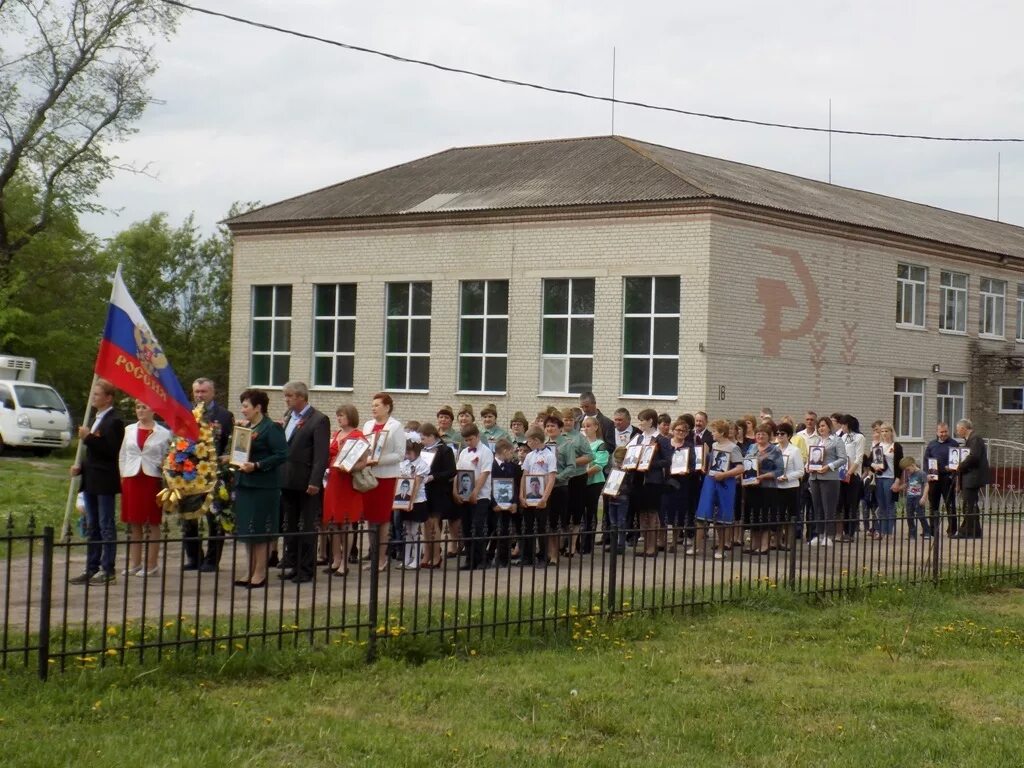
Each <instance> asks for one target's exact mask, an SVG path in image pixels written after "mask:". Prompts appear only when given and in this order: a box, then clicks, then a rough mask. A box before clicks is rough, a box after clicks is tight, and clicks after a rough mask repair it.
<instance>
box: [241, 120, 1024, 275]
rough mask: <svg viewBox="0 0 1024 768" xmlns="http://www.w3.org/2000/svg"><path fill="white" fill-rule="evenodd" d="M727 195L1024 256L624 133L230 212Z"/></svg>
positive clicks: (927, 219)
mask: <svg viewBox="0 0 1024 768" xmlns="http://www.w3.org/2000/svg"><path fill="white" fill-rule="evenodd" d="M701 198H704V199H722V200H730V201H736V202H740V203H746V204H750V205H755V206H759V207H763V208H768V209H775V210H779V211H787V212H791V213H797V214H803V215H807V216H812V217H815V218H818V219H824V220H828V221H834V222H841V223H844V224H852V225H858V226H864V227H869V228H872V229H877V230H883V231H887V232H895V233H899V234H904V235H910V236H912V237H918V238H923V239H926V240H932V241H937V242H942V243H949V244H953V245H959V246H964V247H967V248H972V249H976V250H981V251H987V252H990V253H996V254H1005V255H1008V256H1016V257H1019V258H1024V228H1021V227H1017V226H1013V225H1011V224H1004V223H1001V222H996V221H992V220H989V219H982V218H978V217H976V216H968V215H966V214H962V213H955V212H953V211H947V210H944V209H942V208H934V207H932V206H928V205H921V204H919V203H912V202H909V201H906V200H899V199H896V198H892V197H885V196H884V195H877V194H873V193H871V192H863V191H860V190H856V189H849V188H847V187H840V186H836V185H832V184H826V183H825V182H821V181H814V180H812V179H804V178H801V177H799V176H792V175H790V174H787V173H780V172H779V171H770V170H767V169H765V168H758V167H756V166H752V165H744V164H743V163H735V162H732V161H729V160H720V159H718V158H714V157H707V156H706V155H697V154H694V153H692V152H684V151H682V150H678V149H672V148H670V147H663V146H659V145H657V144H648V143H646V142H642V141H636V140H634V139H629V138H625V137H621V136H597V137H592V138H579V139H555V140H550V141H538V142H526V143H518V144H497V145H488V146H479V147H460V148H456V149H449V150H446V151H444V152H439V153H437V154H435V155H429V156H427V157H424V158H420V159H418V160H413V161H412V162H408V163H403V164H402V165H397V166H394V167H393V168H387V169H385V170H382V171H378V172H376V173H371V174H368V175H366V176H360V177H358V178H355V179H351V180H349V181H344V182H342V183H340V184H335V185H333V186H330V187H325V188H324V189H319V190H316V191H314V192H309V193H307V194H304V195H299V196H298V197H293V198H291V199H289V200H283V201H281V202H279V203H274V204H272V205H268V206H265V207H263V208H259V209H257V210H255V211H252V212H250V213H246V214H243V215H241V216H237V217H235V218H233V219H231V220H230V221H229V222H228V223H229V224H230V225H232V226H235V225H238V226H242V227H244V226H245V225H260V224H292V225H301V224H302V223H308V224H313V223H325V222H328V221H339V220H346V219H358V218H362V217H379V216H400V215H407V214H445V215H451V214H453V213H458V212H460V211H487V210H503V209H517V208H520V209H522V208H541V207H543V208H548V207H562V206H574V205H600V204H614V203H638V202H656V201H660V202H664V201H671V200H694V199H701Z"/></svg>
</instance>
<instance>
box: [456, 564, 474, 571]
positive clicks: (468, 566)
mask: <svg viewBox="0 0 1024 768" xmlns="http://www.w3.org/2000/svg"><path fill="white" fill-rule="evenodd" d="M476 567H477V566H475V565H472V564H471V563H466V564H464V565H460V566H459V570H460V571H472V570H473V569H474V568H476Z"/></svg>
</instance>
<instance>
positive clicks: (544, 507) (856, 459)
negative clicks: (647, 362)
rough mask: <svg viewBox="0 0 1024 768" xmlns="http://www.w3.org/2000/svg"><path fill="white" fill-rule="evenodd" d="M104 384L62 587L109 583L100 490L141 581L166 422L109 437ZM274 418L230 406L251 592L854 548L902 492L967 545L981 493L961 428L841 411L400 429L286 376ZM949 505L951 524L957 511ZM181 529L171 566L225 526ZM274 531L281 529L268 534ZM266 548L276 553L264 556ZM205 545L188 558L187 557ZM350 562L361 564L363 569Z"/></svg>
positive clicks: (207, 550)
mask: <svg viewBox="0 0 1024 768" xmlns="http://www.w3.org/2000/svg"><path fill="white" fill-rule="evenodd" d="M192 392H193V397H194V399H195V401H196V403H197V405H198V406H199V408H198V410H197V413H199V414H200V415H199V418H201V419H205V420H207V421H208V422H210V423H212V424H215V425H216V429H215V431H214V434H215V435H216V452H217V455H218V459H219V460H220V461H222V462H227V461H228V446H229V441H230V438H231V434H232V430H233V429H234V426H235V423H236V422H235V418H234V415H233V414H232V413H231V412H230V411H229V410H228V409H227V408H225V407H224V406H223V405H221V404H219V403H217V401H216V398H215V390H214V385H213V382H212V381H211V380H209V379H205V378H201V379H197V380H196V381H195V382H194V383H193V386H192ZM114 396H115V390H114V388H113V387H112V386H111V385H110V384H109V382H106V381H103V380H100V381H98V382H97V383H96V385H95V386H94V387H93V390H92V395H91V405H92V407H93V408H94V409H95V416H94V419H93V421H92V423H91V425H88V426H83V427H82V428H81V429H80V438H81V440H82V443H83V445H84V460H83V461H82V462H81V464H80V465H76V466H74V467H72V473H73V474H81V476H82V490H83V499H84V507H85V518H86V522H87V534H88V539H89V547H88V556H87V563H86V569H85V571H83V573H82V574H80V575H78V576H76V577H74V578H73V579H72V580H71V581H72V582H74V583H80V584H95V583H110V582H112V581H114V580H115V579H116V572H115V549H116V527H115V518H114V515H115V498H116V495H117V494H119V493H120V494H121V495H122V500H121V520H122V522H123V523H125V524H126V525H127V526H129V538H130V547H129V553H128V558H127V565H126V567H125V568H124V569H123V571H122V575H125V576H128V575H138V576H143V577H145V576H152V575H155V574H156V573H158V571H159V563H158V560H157V557H158V547H156V546H154V545H153V543H154V541H155V539H156V536H157V532H158V527H159V525H160V523H161V506H160V503H159V501H158V499H157V495H158V493H159V491H160V487H161V466H162V463H163V459H164V456H165V455H166V453H167V450H168V446H169V444H170V440H171V435H170V433H169V432H168V430H167V429H166V428H165V427H163V426H161V425H160V424H158V423H157V422H156V421H155V418H154V413H153V411H152V410H151V409H149V408H148V407H147V406H145V405H143V404H141V403H138V404H136V405H135V413H136V417H137V421H136V422H135V423H134V424H131V425H129V426H128V427H126V426H125V425H124V422H123V421H122V419H121V418H120V416H118V414H117V412H116V410H115V408H114ZM283 396H284V400H285V403H286V406H287V411H286V413H285V414H284V416H283V417H282V418H281V419H279V420H276V419H273V418H271V417H270V416H269V415H268V413H267V409H268V407H269V397H268V395H267V393H266V392H264V391H261V390H256V389H247V390H245V391H244V392H242V393H241V395H240V396H239V414H240V416H241V419H240V420H239V422H238V423H239V424H240V425H244V426H245V427H247V428H248V429H250V430H251V438H250V440H249V446H250V447H249V450H248V454H247V456H245V458H244V460H241V461H237V467H236V469H237V471H236V473H235V480H234V482H233V489H232V495H233V499H234V501H233V509H234V514H235V527H234V532H233V535H235V536H237V537H238V538H239V540H240V541H241V542H242V543H244V544H245V546H246V548H247V553H248V568H247V571H246V575H245V578H241V579H239V580H237V581H236V582H235V585H236V586H237V587H239V588H244V589H260V588H263V587H265V586H266V584H267V580H268V575H269V572H270V569H271V568H273V567H274V566H277V567H278V569H279V572H278V574H277V575H278V576H279V577H280V578H282V579H287V580H289V581H291V582H293V583H296V584H302V583H306V582H309V581H312V580H313V579H314V578H315V577H316V574H317V570H318V568H319V569H322V572H323V573H325V574H327V575H329V576H331V577H339V578H343V577H345V576H346V575H347V574H348V573H349V570H350V568H351V567H353V566H356V567H358V565H359V563H360V560H361V559H362V560H370V561H371V562H375V563H376V564H377V567H378V568H380V569H381V570H383V569H386V568H388V567H391V562H392V560H397V561H398V567H401V568H405V569H421V568H422V569H433V568H441V567H443V566H444V563H445V560H446V559H448V560H457V561H458V562H459V565H458V567H459V568H460V569H464V570H472V569H476V568H484V567H488V566H489V565H497V566H514V565H519V566H532V567H547V566H551V565H556V564H558V563H559V562H560V561H561V560H562V559H563V558H573V557H576V556H581V555H587V554H589V553H591V552H593V550H594V548H595V547H596V546H603V547H605V548H615V550H616V552H617V553H618V554H624V553H625V551H626V548H627V547H630V546H632V547H633V548H634V554H635V555H636V556H637V557H658V556H659V555H660V553H663V552H678V551H682V552H684V553H685V554H686V555H690V556H703V555H705V554H711V556H712V557H714V558H715V559H722V558H724V557H726V554H725V553H726V552H728V551H729V550H732V549H738V550H741V551H742V552H744V553H746V554H749V555H752V556H764V555H767V554H768V553H769V552H771V551H772V550H773V549H774V550H784V549H787V548H788V547H790V546H792V544H793V542H795V541H803V542H806V543H808V544H810V545H816V546H824V547H830V546H834V545H835V544H837V543H843V542H850V541H853V540H854V539H855V538H856V537H857V536H859V535H863V536H868V537H870V538H872V539H884V538H887V537H891V536H893V535H895V533H896V504H897V499H899V498H903V500H904V502H903V503H904V506H905V519H906V522H905V530H906V535H908V536H909V537H910V538H917V536H918V533H920V536H921V538H922V539H928V538H931V537H932V536H933V535H938V533H939V531H937V530H936V528H937V527H938V526H939V525H940V520H942V519H943V516H944V520H945V534H946V535H948V536H951V537H956V538H980V537H981V536H982V528H981V523H980V516H979V510H978V496H979V492H980V489H981V488H982V487H983V486H984V485H985V484H986V483H987V482H988V477H989V470H988V464H987V457H986V450H985V442H984V440H983V439H982V438H981V437H980V436H979V435H978V434H977V432H976V431H975V430H974V426H973V424H972V423H971V422H970V421H969V420H966V419H963V420H961V421H959V422H957V424H956V425H954V427H955V430H956V434H957V436H958V437H959V438H960V440H959V441H958V440H956V439H954V438H953V436H952V435H951V433H950V426H949V425H947V424H942V423H940V424H938V425H937V427H936V436H935V439H934V440H932V441H931V442H929V443H928V445H927V447H926V448H925V450H924V453H923V455H922V456H921V457H920V460H918V459H917V458H915V457H913V456H910V455H908V454H907V453H906V452H905V451H904V448H903V446H902V445H901V444H900V443H899V442H898V441H897V439H896V437H895V432H894V429H893V426H892V424H890V423H887V422H885V421H881V420H879V421H875V422H874V423H873V424H872V425H871V428H870V430H869V432H868V434H867V435H865V434H863V433H862V431H861V426H860V423H859V421H858V419H857V418H856V417H854V416H852V415H850V414H844V413H833V414H830V415H818V414H817V413H815V412H813V411H808V412H807V413H805V414H804V417H803V421H802V423H801V424H799V425H798V424H797V423H796V422H795V420H794V419H793V418H791V417H789V416H783V417H781V418H779V419H776V418H774V416H773V414H772V411H771V410H770V409H768V408H764V409H762V411H761V413H760V414H759V415H758V416H757V417H755V416H753V415H747V416H743V417H742V418H739V419H732V420H726V419H716V420H710V421H709V418H708V415H707V414H706V413H704V412H703V411H696V412H694V413H693V414H690V413H684V414H682V415H680V416H678V417H672V416H670V415H669V414H667V413H658V412H657V411H655V410H653V409H650V408H645V409H643V410H641V411H640V412H639V413H638V414H637V416H636V420H635V422H634V420H633V418H632V416H631V414H630V413H629V411H628V410H627V409H625V408H618V409H616V410H615V411H614V413H613V414H612V417H611V418H609V417H607V416H606V415H605V414H603V413H602V412H601V411H600V410H599V409H598V407H597V402H596V398H595V397H594V395H593V394H592V393H589V392H588V393H585V394H583V395H581V396H580V398H579V406H578V407H571V408H561V409H560V408H556V407H551V408H548V409H546V410H544V411H542V412H540V413H538V414H537V415H536V416H535V417H534V418H532V419H530V418H527V417H526V416H525V415H524V414H523V413H522V412H519V411H517V412H516V413H515V414H513V415H512V417H511V419H510V420H509V422H508V428H507V429H506V428H504V427H502V426H501V425H500V424H499V419H498V411H497V408H496V407H495V406H494V405H487V406H485V407H484V408H483V409H481V411H480V414H479V418H480V420H479V422H478V421H477V415H476V414H475V413H474V409H473V407H472V406H470V405H463V406H461V407H460V408H459V409H458V410H457V411H456V410H455V409H453V408H451V407H449V406H445V407H442V408H440V409H439V410H438V411H437V413H436V414H434V418H433V419H432V420H424V421H418V420H407V421H405V422H402V421H400V420H399V419H398V418H396V417H395V416H394V414H393V411H394V408H395V403H394V400H393V399H392V397H391V395H390V394H388V393H386V392H380V393H377V394H376V395H374V396H373V398H372V400H371V403H370V414H371V418H370V419H369V420H367V421H365V422H364V423H362V424H360V417H359V412H358V409H357V407H356V406H355V405H354V404H351V403H346V404H344V405H341V406H340V407H338V408H337V410H336V412H335V420H336V421H335V425H334V426H333V427H332V425H331V420H330V419H329V417H328V416H327V415H326V414H325V413H323V412H321V411H319V410H317V409H316V408H314V407H313V406H312V405H311V404H310V402H309V391H308V388H307V387H306V385H305V384H303V383H301V382H289V383H288V384H286V385H285V386H284V388H283ZM958 495H959V496H960V498H961V505H962V507H963V515H962V517H958V513H957V503H956V501H957V496H958ZM206 523H207V537H206V540H205V542H204V541H203V538H202V537H201V535H200V531H199V523H198V521H197V520H185V521H183V534H182V535H183V540H184V546H183V549H184V558H185V562H184V569H185V570H199V571H206V572H213V571H217V570H218V568H219V567H220V558H221V553H222V549H223V541H224V539H225V532H224V531H223V530H222V529H221V527H220V525H219V523H218V520H217V518H216V516H215V515H213V514H212V513H210V514H207V520H206ZM360 530H363V531H369V532H372V533H374V534H375V536H374V538H373V540H375V541H376V542H377V544H378V547H379V549H378V550H377V552H376V553H374V554H375V556H374V557H371V555H370V553H367V552H366V551H365V549H366V548H365V547H364V548H363V551H362V552H360V551H359V547H358V545H357V541H358V539H359V534H358V532H359V531H360ZM282 534H285V535H284V536H283V537H282ZM282 538H283V546H280V547H279V546H278V545H279V544H280V543H281V540H282ZM204 544H205V546H204ZM363 567H370V566H369V564H365V565H363Z"/></svg>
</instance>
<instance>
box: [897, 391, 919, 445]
mask: <svg viewBox="0 0 1024 768" xmlns="http://www.w3.org/2000/svg"><path fill="white" fill-rule="evenodd" d="M892 425H893V428H894V429H895V430H896V437H898V438H902V439H904V440H921V439H922V438H923V437H924V379H905V378H898V379H893V386H892Z"/></svg>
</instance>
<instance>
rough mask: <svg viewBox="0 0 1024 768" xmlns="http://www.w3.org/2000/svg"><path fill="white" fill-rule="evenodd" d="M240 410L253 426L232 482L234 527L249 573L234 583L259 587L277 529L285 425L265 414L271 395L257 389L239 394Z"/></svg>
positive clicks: (263, 581) (262, 584) (285, 451)
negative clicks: (246, 454) (243, 459)
mask: <svg viewBox="0 0 1024 768" xmlns="http://www.w3.org/2000/svg"><path fill="white" fill-rule="evenodd" d="M238 399H239V401H240V402H241V404H242V408H241V414H242V419H243V421H244V422H246V425H247V426H248V427H249V428H250V429H251V430H252V438H251V441H250V448H249V460H248V461H246V462H243V463H242V464H241V465H239V467H238V475H237V478H238V479H237V483H236V486H235V531H236V535H237V536H238V537H239V538H240V539H242V540H243V541H244V542H245V546H246V550H247V551H248V557H249V569H248V575H247V577H246V578H244V579H239V580H238V581H236V582H235V586H236V587H245V588H246V589H262V588H263V587H265V586H267V558H268V557H269V553H270V544H271V542H272V541H274V540H275V539H277V536H278V534H279V533H280V521H281V477H280V472H279V471H278V468H279V467H280V466H281V465H282V464H284V462H285V461H287V459H288V441H287V440H286V439H285V436H284V429H283V428H282V427H281V425H280V424H278V423H277V422H275V421H272V420H271V419H268V418H267V406H268V405H269V403H270V398H268V397H267V393H266V392H263V391H261V390H258V389H247V390H245V391H244V392H243V393H242V394H241V395H240V396H239V398H238Z"/></svg>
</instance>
